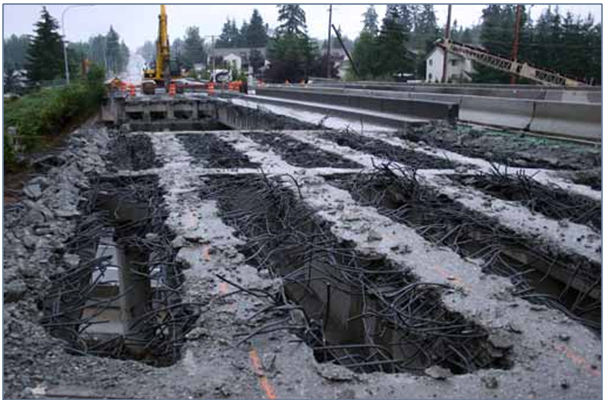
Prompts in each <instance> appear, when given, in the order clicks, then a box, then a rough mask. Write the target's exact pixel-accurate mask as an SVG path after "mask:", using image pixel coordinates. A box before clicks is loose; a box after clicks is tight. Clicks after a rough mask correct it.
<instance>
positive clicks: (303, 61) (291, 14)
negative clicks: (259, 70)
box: [267, 4, 318, 82]
mask: <svg viewBox="0 0 606 403" xmlns="http://www.w3.org/2000/svg"><path fill="white" fill-rule="evenodd" d="M278 8H279V9H278V14H279V16H278V22H280V26H279V28H278V30H277V31H276V32H277V35H276V37H275V38H274V39H273V40H272V41H270V43H269V47H268V59H269V60H270V69H269V70H268V71H267V77H268V78H269V79H270V80H274V81H280V82H283V81H284V80H289V81H291V82H298V81H300V80H302V79H306V78H307V77H309V73H310V70H311V67H312V63H313V61H314V59H315V57H316V55H317V52H318V50H317V46H316V45H315V43H314V42H312V41H311V40H310V39H309V37H308V36H307V27H306V25H305V12H304V11H303V9H302V8H301V7H300V6H298V5H296V4H287V5H281V6H278Z"/></svg>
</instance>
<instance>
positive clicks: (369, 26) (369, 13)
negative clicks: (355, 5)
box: [362, 5, 379, 37]
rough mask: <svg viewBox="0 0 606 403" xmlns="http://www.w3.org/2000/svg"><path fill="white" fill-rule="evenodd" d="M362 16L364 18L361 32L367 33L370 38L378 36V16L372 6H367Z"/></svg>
mask: <svg viewBox="0 0 606 403" xmlns="http://www.w3.org/2000/svg"><path fill="white" fill-rule="evenodd" d="M362 16H363V17H364V20H363V24H364V25H363V27H362V31H365V32H367V33H369V34H370V35H371V36H372V37H376V36H377V35H378V34H379V16H378V15H377V12H376V11H375V7H374V6H372V5H371V6H368V8H367V9H366V12H365V13H364V14H363V15H362Z"/></svg>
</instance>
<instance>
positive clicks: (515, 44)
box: [510, 4, 522, 84]
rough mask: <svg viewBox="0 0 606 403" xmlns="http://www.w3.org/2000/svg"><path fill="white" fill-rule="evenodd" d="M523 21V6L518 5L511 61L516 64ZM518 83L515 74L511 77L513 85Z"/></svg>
mask: <svg viewBox="0 0 606 403" xmlns="http://www.w3.org/2000/svg"><path fill="white" fill-rule="evenodd" d="M521 20H522V6H521V5H520V4H518V5H517V6H516V25H515V27H514V30H515V31H514V34H513V49H512V51H511V59H512V60H513V61H514V62H517V61H518V46H519V43H520V21H521ZM516 81H517V77H516V75H515V74H512V75H511V81H510V82H511V84H515V83H516Z"/></svg>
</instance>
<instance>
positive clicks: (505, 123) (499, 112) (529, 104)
mask: <svg viewBox="0 0 606 403" xmlns="http://www.w3.org/2000/svg"><path fill="white" fill-rule="evenodd" d="M533 109H534V101H530V100H521V99H508V98H494V97H471V96H466V97H461V104H460V106H459V120H461V121H465V122H472V123H480V124H485V125H491V126H501V127H508V128H513V129H518V130H526V129H528V127H529V126H530V123H531V121H532V112H533Z"/></svg>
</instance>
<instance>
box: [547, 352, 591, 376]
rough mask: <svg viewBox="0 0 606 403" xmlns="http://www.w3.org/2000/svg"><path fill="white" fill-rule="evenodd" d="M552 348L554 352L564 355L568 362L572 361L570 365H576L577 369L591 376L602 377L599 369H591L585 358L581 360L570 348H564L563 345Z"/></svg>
mask: <svg viewBox="0 0 606 403" xmlns="http://www.w3.org/2000/svg"><path fill="white" fill-rule="evenodd" d="M554 347H555V349H556V350H558V351H561V352H562V353H564V355H565V356H566V358H568V359H569V360H570V361H572V363H573V364H574V365H576V366H577V367H580V368H583V369H585V370H586V371H587V372H589V373H590V374H591V375H593V376H599V377H601V376H602V371H600V370H599V369H596V368H593V367H592V366H591V364H589V363H588V362H587V360H585V358H583V357H581V356H580V355H578V354H577V353H575V352H574V351H573V350H572V349H571V348H569V347H567V346H565V345H564V344H556V345H555V346H554Z"/></svg>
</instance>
